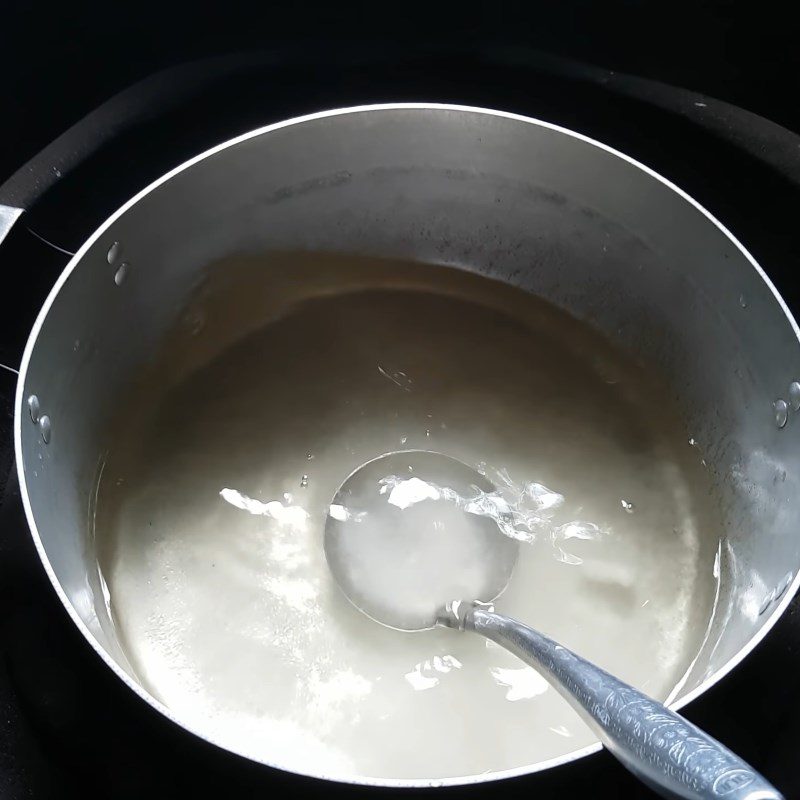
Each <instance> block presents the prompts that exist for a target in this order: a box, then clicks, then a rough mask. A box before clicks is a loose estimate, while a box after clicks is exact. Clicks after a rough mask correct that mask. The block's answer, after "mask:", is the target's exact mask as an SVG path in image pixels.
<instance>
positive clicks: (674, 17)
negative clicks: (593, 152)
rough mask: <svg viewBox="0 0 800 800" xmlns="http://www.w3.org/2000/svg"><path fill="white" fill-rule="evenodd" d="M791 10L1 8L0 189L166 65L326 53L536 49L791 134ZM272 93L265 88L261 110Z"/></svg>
mask: <svg viewBox="0 0 800 800" xmlns="http://www.w3.org/2000/svg"><path fill="white" fill-rule="evenodd" d="M793 5H794V4H791V3H788V2H787V3H770V2H760V3H756V2H747V3H744V2H725V0H696V2H692V3H684V2H672V3H666V2H643V1H642V0H627V2H620V1H619V0H608V1H607V2H597V1H596V0H594V1H592V0H583V1H582V2H581V1H577V2H575V1H572V2H570V1H569V0H567V1H565V2H537V1H536V0H528V1H527V2H483V3H480V4H477V3H475V4H473V3H459V4H451V3H447V4H441V3H435V2H429V3H425V4H422V3H413V2H412V3H392V2H383V3H379V2H374V1H373V2H350V3H314V2H295V3H270V2H248V3H242V2H221V3H210V4H208V5H205V6H204V5H203V4H200V3H191V4H190V3H186V2H169V1H168V0H165V2H162V3H153V2H150V1H149V0H145V1H144V2H142V3H131V2H123V3H113V2H109V3H103V4H100V3H88V4H87V3H80V2H78V3H67V2H64V3H54V2H10V1H9V0H6V2H4V3H3V4H2V12H1V13H0V54H2V80H0V109H2V112H1V113H0V116H1V117H2V119H3V124H2V130H1V131H0V145H1V146H0V182H1V181H2V180H3V179H4V178H5V177H7V176H8V175H10V174H11V173H12V172H13V171H14V170H15V169H16V168H17V167H18V166H19V165H20V164H21V163H23V162H24V161H26V160H27V159H28V158H30V157H31V156H33V155H34V154H35V153H37V152H38V151H39V150H40V149H41V148H42V147H43V146H44V145H45V144H47V143H48V142H49V141H50V140H52V139H53V138H55V136H56V135H57V134H58V133H60V132H61V131H63V130H64V129H65V128H66V127H68V126H69V125H71V124H72V123H74V122H76V121H78V120H79V119H80V118H81V117H82V116H83V115H84V114H86V113H87V112H88V111H90V110H91V109H92V108H94V107H95V106H97V105H98V104H99V103H101V102H102V101H103V100H104V99H106V98H107V97H109V96H110V95H112V94H114V93H115V92H117V91H119V90H120V89H121V88H123V87H124V86H127V85H129V84H131V83H133V82H135V81H137V80H139V79H141V78H143V77H145V76H146V75H149V74H151V73H152V72H154V71H156V70H158V69H162V68H164V67H167V66H169V65H171V64H176V63H181V62H184V61H189V60H192V59H196V58H201V57H206V56H209V55H214V54H222V53H230V52H236V51H245V50H267V51H269V50H273V51H285V52H287V53H291V54H292V58H296V57H297V55H298V54H302V55H303V57H304V58H306V59H308V61H309V63H316V64H318V65H319V69H320V70H325V69H326V63H329V54H330V53H331V52H332V51H335V52H336V53H337V54H338V55H339V56H344V57H347V56H351V57H353V58H357V57H358V55H359V51H363V50H366V49H370V48H375V49H377V50H379V51H381V52H382V53H383V54H384V56H385V57H386V58H387V60H392V61H394V62H395V63H396V64H397V65H398V66H399V68H400V69H401V71H402V65H403V62H404V61H406V60H412V59H413V56H414V53H415V52H417V51H418V50H419V49H420V48H421V47H426V46H430V47H433V48H439V49H442V50H444V49H447V48H453V47H457V48H464V49H471V50H473V52H476V53H479V52H486V51H489V50H491V49H492V48H493V47H510V46H519V47H522V48H535V49H538V50H544V51H547V52H550V53H554V54H557V55H562V56H568V57H570V58H574V59H578V60H581V61H586V62H589V63H593V64H596V65H599V66H602V67H606V68H608V69H611V70H615V71H617V72H628V73H632V74H636V75H640V76H642V77H646V78H655V79H657V80H660V81H664V82H666V83H670V84H673V85H675V86H682V87H684V88H687V89H692V90H695V91H697V92H701V93H703V94H708V95H711V96H713V97H718V98H720V99H723V100H728V101H729V102H731V103H733V104H735V105H739V106H741V107H743V108H746V109H749V110H751V111H754V112H756V113H758V114H760V115H762V116H765V117H767V118H768V119H771V120H774V121H775V122H779V123H781V124H782V125H785V126H787V127H789V128H790V129H793V130H798V129H800V103H799V102H798V100H799V99H800V96H799V94H798V89H799V88H800V46H798V45H799V40H798V32H799V29H798V26H797V24H796V23H794V22H792V19H791V16H792V13H791V12H792V9H793ZM795 11H796V9H795ZM531 90H532V91H535V87H531ZM269 92H270V89H269V87H268V86H265V87H264V100H265V101H268V98H269ZM420 99H424V98H420Z"/></svg>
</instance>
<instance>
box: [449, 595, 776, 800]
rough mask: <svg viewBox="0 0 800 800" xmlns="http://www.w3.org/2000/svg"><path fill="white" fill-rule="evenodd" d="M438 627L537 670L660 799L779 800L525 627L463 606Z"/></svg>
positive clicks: (668, 715)
mask: <svg viewBox="0 0 800 800" xmlns="http://www.w3.org/2000/svg"><path fill="white" fill-rule="evenodd" d="M440 623H441V624H443V625H447V626H448V627H452V628H459V629H460V630H468V631H474V632H475V633H479V634H481V636H485V637H486V638H487V639H491V640H492V641H494V642H497V643H498V644H500V645H502V646H503V647H505V648H506V649H507V650H509V651H511V652H512V653H514V654H515V655H516V656H518V657H519V658H521V659H522V660H523V661H525V662H527V663H528V664H530V665H531V666H533V667H535V668H536V670H537V671H539V672H541V673H542V675H544V676H545V677H546V678H547V679H548V680H549V681H550V682H551V683H552V684H553V685H554V686H555V687H556V689H557V690H558V691H559V693H560V694H561V695H562V696H563V697H564V698H565V699H566V700H567V701H568V702H569V703H570V704H571V705H572V706H573V708H575V710H576V711H577V712H578V713H579V714H580V715H581V717H582V718H583V719H584V720H585V721H586V723H587V724H588V725H589V727H590V728H591V729H592V730H593V731H594V732H595V733H596V734H597V736H598V737H599V738H600V740H601V741H602V743H603V744H604V745H605V747H606V748H607V749H608V750H609V751H610V752H611V754H612V755H613V756H614V757H615V758H617V759H618V760H619V761H621V762H622V764H623V765H624V766H625V767H627V768H628V769H629V770H630V771H631V772H632V773H633V774H634V775H636V776H637V777H638V778H640V779H641V780H642V781H643V782H644V783H646V784H648V785H649V786H650V787H651V788H652V789H654V790H655V791H656V792H658V793H659V794H660V795H662V796H663V797H667V798H681V800H782V795H781V794H780V793H779V792H778V791H777V790H776V789H775V788H773V787H772V786H771V785H770V784H769V783H767V781H766V780H765V779H764V778H763V777H762V776H761V775H759V774H758V773H757V772H756V771H755V770H754V769H753V768H752V767H750V766H749V765H748V764H747V763H745V762H744V761H742V759H740V758H739V757H738V756H736V755H735V754H734V753H732V752H731V751H730V750H728V749H727V748H726V747H724V746H723V745H721V744H720V743H719V742H718V741H716V739H712V738H711V737H710V736H709V735H708V734H706V733H703V731H701V730H700V729H699V728H698V727H696V726H695V725H693V724H692V723H691V722H689V721H688V720H685V719H684V718H683V717H681V716H680V715H678V714H676V713H675V712H674V711H670V710H669V709H668V708H667V707H666V706H664V705H662V704H661V703H658V702H656V701H655V700H653V699H651V698H649V697H647V695H644V694H642V693H641V692H639V691H637V690H636V689H634V688H633V687H632V686H629V685H628V684H627V683H624V682H623V681H621V680H619V679H617V678H615V677H614V676H613V675H609V674H608V673H607V672H605V671H604V670H602V669H600V668H599V667H596V666H595V665H594V664H591V663H590V662H588V661H586V660H585V659H583V658H581V657H580V656H578V655H576V654H575V653H573V652H572V651H571V650H568V649H567V648H566V647H562V646H561V645H559V644H557V643H556V642H554V641H553V640H552V639H548V638H547V637H546V636H543V635H542V634H540V633H537V632H536V631H535V630H533V629H532V628H529V627H528V626H527V625H523V624H522V623H520V622H517V621H516V620H513V619H509V618H508V617H503V616H501V615H500V614H495V613H494V612H493V611H488V610H486V609H483V608H480V607H479V606H476V605H471V604H468V603H463V602H462V603H453V604H452V605H450V606H448V609H447V611H446V612H445V614H444V615H443V616H442V617H441V619H440Z"/></svg>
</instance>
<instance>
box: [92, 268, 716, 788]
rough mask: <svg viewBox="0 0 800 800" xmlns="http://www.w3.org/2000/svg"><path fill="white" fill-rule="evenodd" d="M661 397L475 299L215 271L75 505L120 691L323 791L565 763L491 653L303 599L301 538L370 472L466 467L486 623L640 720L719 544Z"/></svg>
mask: <svg viewBox="0 0 800 800" xmlns="http://www.w3.org/2000/svg"><path fill="white" fill-rule="evenodd" d="M670 396H671V395H670V394H669V393H668V392H665V391H664V389H663V387H662V386H661V385H660V384H659V382H658V380H657V377H654V376H652V375H649V374H647V373H646V372H644V371H643V370H641V369H640V368H639V367H637V366H636V365H634V364H633V363H632V362H631V361H630V360H629V359H628V358H627V357H626V356H625V355H623V354H621V353H619V352H618V351H616V350H615V349H614V348H613V347H611V346H610V345H609V343H608V342H607V341H606V340H605V339H603V338H602V337H600V336H599V335H598V334H596V333H594V332H593V331H591V330H590V329H589V328H587V327H586V326H584V325H583V324H581V323H579V322H577V321H576V320H574V319H573V318H571V317H570V316H568V315H567V314H565V313H563V312H561V311H559V310H557V309H555V308H553V307H552V306H550V305H548V304H547V303H544V302H543V301H541V300H538V299H536V298H534V297H531V296H529V295H526V294H524V293H522V292H520V291H518V290H514V289H512V288H510V287H507V286H503V285H500V284H497V283H494V282H491V281H488V280H487V279H484V278H480V277H478V276H474V275H470V274H467V273H464V272H459V271H454V270H449V269H445V268H437V267H430V266H421V265H413V264H396V263H388V262H375V261H368V260H363V259H357V258H344V257H322V256H314V255H279V254H274V255H269V256H264V257H263V258H260V259H256V258H253V259H232V260H229V261H228V262H226V263H222V264H218V265H216V266H215V268H213V269H212V271H211V272H210V274H209V279H208V281H207V283H206V284H205V285H204V286H203V287H201V288H200V289H199V290H198V291H197V293H196V295H195V297H194V298H193V300H192V302H191V304H190V306H189V307H188V308H187V309H186V310H185V313H184V314H183V316H182V318H181V323H180V325H179V326H178V327H177V329H176V330H175V331H174V332H173V333H172V334H171V335H170V336H169V337H167V339H166V341H165V343H164V346H163V349H162V352H161V355H160V356H159V357H158V359H156V361H155V362H154V363H153V364H151V365H150V366H149V367H148V369H147V370H146V371H145V372H144V373H143V375H142V377H141V380H140V381H139V383H138V384H137V386H135V387H133V388H132V389H131V391H130V393H129V396H128V402H127V404H126V406H125V408H124V409H122V411H121V413H120V419H119V420H118V422H117V423H116V424H115V425H114V426H113V428H112V431H111V433H110V436H109V443H110V446H109V451H108V454H107V458H106V462H105V465H104V468H103V471H102V478H101V481H100V485H99V489H98V495H97V505H96V508H95V538H96V544H97V549H98V558H99V563H100V568H101V571H102V574H103V576H104V578H105V581H106V583H107V585H108V590H109V596H110V608H111V611H112V615H113V619H114V623H115V625H116V628H117V632H118V634H119V637H120V640H121V642H122V644H123V647H124V648H125V650H126V653H127V655H128V656H129V659H130V662H131V664H132V666H133V669H134V670H135V672H136V674H137V676H138V677H139V679H140V680H141V682H142V683H143V685H144V686H145V687H146V688H147V689H148V690H149V691H151V692H152V693H153V694H154V695H155V696H157V697H158V698H159V699H161V700H162V701H163V702H164V703H165V704H166V705H168V706H169V707H170V708H171V710H172V711H173V713H174V714H175V715H176V717H177V718H178V719H179V720H181V721H182V722H184V723H187V724H190V725H193V726H194V727H195V728H197V729H200V730H202V731H205V732H206V733H207V734H208V735H209V736H211V737H212V738H214V739H215V740H216V741H217V742H219V743H220V744H223V745H224V746H226V747H229V748H231V749H234V750H237V751H239V752H241V753H244V754H247V755H250V756H252V757H255V758H258V759H261V760H264V761H267V762H270V763H273V764H276V765H278V766H281V767H283V768H287V769H294V770H297V771H301V772H311V773H314V774H327V775H328V776H332V777H338V778H343V779H358V778H373V779H391V778H410V779H424V778H430V779H436V778H447V777H458V776H469V775H476V774H480V773H486V772H499V771H503V770H508V769H514V768H520V767H524V766H526V765H531V764H535V763H537V762H541V761H544V760H547V759H550V758H554V757H557V756H561V755H564V754H567V753H569V752H571V751H574V750H576V749H579V748H580V747H582V746H584V745H586V744H589V743H591V742H592V741H593V740H594V739H593V737H592V735H591V734H590V733H589V731H588V730H587V729H586V728H585V726H584V725H583V723H582V722H581V721H580V720H579V719H578V717H577V716H576V715H575V714H574V712H573V711H572V710H571V709H570V708H569V707H568V706H567V705H566V703H565V702H564V701H563V700H561V698H560V697H559V696H558V695H557V694H556V692H555V691H554V690H553V689H551V688H550V687H549V686H548V684H547V683H546V682H545V681H544V679H542V678H541V677H540V676H539V675H538V674H537V673H536V672H535V671H534V670H533V669H531V668H529V667H527V666H525V665H523V664H522V663H521V662H519V661H518V660H517V659H515V658H514V657H513V656H511V655H510V654H508V653H506V652H505V651H504V650H502V649H501V648H499V647H498V646H496V645H494V644H492V643H489V642H487V641H485V640H483V639H481V638H480V637H478V636H472V635H469V634H466V633H459V632H456V631H452V630H445V629H436V630H431V631H424V632H420V633H402V632H398V631H394V630H390V629H388V628H385V627H382V626H380V625H378V624H376V623H375V622H373V621H372V620H370V619H368V618H367V617H366V616H364V615H363V614H361V613H360V612H358V611H357V610H356V609H355V608H354V607H353V606H352V605H351V604H350V603H349V602H348V601H347V600H346V599H345V598H344V596H343V595H342V594H341V592H340V591H339V590H338V589H337V587H336V586H335V584H334V582H333V580H332V578H331V575H330V573H329V570H328V567H327V564H326V561H325V555H324V552H323V529H324V524H325V519H326V515H327V514H328V513H329V510H330V506H331V499H332V498H333V496H334V493H335V492H336V489H337V487H338V486H339V485H340V484H341V483H342V481H343V480H344V479H345V478H346V477H347V475H348V474H350V473H351V472H352V471H353V470H355V469H356V468H357V467H359V466H360V465H361V464H363V463H365V462H366V461H369V460H370V459H373V458H375V457H376V456H378V455H380V454H382V453H386V452H390V451H394V450H399V449H404V448H407V449H424V450H435V451H438V452H441V453H444V454H448V455H450V456H453V457H454V458H457V459H459V460H461V461H463V462H464V463H465V464H468V465H470V466H472V467H474V468H476V469H478V470H479V471H480V472H483V473H484V474H485V475H486V477H487V478H488V479H489V480H490V481H491V482H492V483H494V484H495V485H496V486H497V487H498V489H500V490H501V492H502V493H503V496H504V497H507V498H512V499H513V500H514V502H515V503H516V504H517V505H516V510H517V514H516V515H515V516H514V517H513V518H512V519H511V520H510V521H509V525H510V526H511V530H510V531H509V533H510V534H513V535H514V536H515V538H516V539H517V540H518V541H519V542H520V545H519V557H518V560H517V563H516V566H515V568H514V572H513V575H512V578H511V581H510V584H509V586H508V588H507V590H506V591H505V592H504V593H503V595H502V596H501V597H500V598H499V600H498V601H497V603H496V607H497V610H498V611H499V612H501V613H504V614H507V615H510V616H515V617H517V618H519V619H521V620H523V621H525V622H528V623H529V624H531V625H533V626H534V627H536V628H538V629H539V630H541V631H542V632H543V633H545V634H547V635H549V636H552V637H553V638H555V639H557V640H559V641H561V642H562V643H563V644H564V645H566V646H568V647H570V648H572V649H574V650H575V651H576V652H578V653H579V654H581V655H583V656H585V657H587V658H589V659H591V660H593V661H595V662H596V663H597V664H599V665H600V666H602V667H604V668H606V669H608V670H609V671H611V672H612V673H615V674H617V675H618V676H619V677H620V678H622V679H623V680H626V681H628V682H630V683H632V684H633V685H635V686H637V687H639V688H641V689H643V690H644V691H646V692H648V693H650V694H651V695H652V696H654V697H656V698H658V699H662V700H663V699H665V698H666V697H667V696H668V695H669V694H670V692H671V691H672V690H673V689H674V688H675V687H676V685H678V684H679V682H680V680H681V678H682V676H683V675H684V674H685V672H686V670H687V669H688V668H689V666H690V664H691V662H692V659H693V658H694V656H695V655H696V653H697V651H698V650H699V648H700V646H701V643H702V641H703V637H704V634H705V631H706V628H707V625H708V621H709V618H710V616H711V613H712V603H713V598H714V592H715V588H716V587H715V579H714V577H713V564H714V554H715V551H716V548H717V543H718V540H719V526H718V523H717V521H716V520H715V518H714V516H713V514H712V513H711V510H710V508H709V501H708V494H709V484H708V479H707V476H706V474H705V472H704V470H703V468H702V466H701V464H700V463H699V455H698V453H697V451H696V449H694V448H692V447H690V446H689V444H688V443H687V442H688V435H687V432H686V431H685V430H684V429H683V427H682V426H681V423H680V418H679V414H678V411H677V409H675V408H672V407H670V405H669V404H668V403H667V402H666V400H665V398H667V397H670ZM399 497H402V487H401V495H399Z"/></svg>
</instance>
